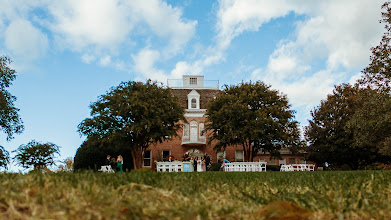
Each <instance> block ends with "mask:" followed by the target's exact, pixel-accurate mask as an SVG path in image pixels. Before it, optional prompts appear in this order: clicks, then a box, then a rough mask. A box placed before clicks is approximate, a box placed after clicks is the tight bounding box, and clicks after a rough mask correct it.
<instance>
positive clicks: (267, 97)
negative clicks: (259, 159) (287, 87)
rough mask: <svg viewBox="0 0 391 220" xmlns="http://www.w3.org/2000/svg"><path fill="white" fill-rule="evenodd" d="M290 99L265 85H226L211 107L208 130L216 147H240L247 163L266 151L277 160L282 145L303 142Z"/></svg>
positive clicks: (260, 83)
mask: <svg viewBox="0 0 391 220" xmlns="http://www.w3.org/2000/svg"><path fill="white" fill-rule="evenodd" d="M289 108H290V105H289V104H288V99H287V97H286V96H285V95H281V94H280V93H279V92H278V91H277V90H272V89H271V87H270V86H269V85H266V84H264V83H263V82H256V83H251V82H250V83H241V84H239V85H234V86H227V85H226V86H225V89H224V90H223V91H222V92H221V93H219V94H218V95H217V96H216V98H215V99H214V100H211V101H210V102H209V104H208V108H207V112H206V117H207V125H206V129H207V130H208V131H209V134H210V135H209V143H211V142H212V141H214V140H216V141H217V145H216V146H217V148H219V147H227V146H230V145H241V146H243V150H244V157H245V160H246V161H253V158H254V157H255V156H256V154H257V153H258V152H259V151H260V150H263V151H265V152H270V153H271V155H273V156H276V157H278V156H279V150H280V149H281V146H282V145H285V146H288V145H290V146H293V145H294V146H297V145H299V143H300V140H299V130H298V128H297V122H296V121H295V120H294V111H292V110H290V109H289Z"/></svg>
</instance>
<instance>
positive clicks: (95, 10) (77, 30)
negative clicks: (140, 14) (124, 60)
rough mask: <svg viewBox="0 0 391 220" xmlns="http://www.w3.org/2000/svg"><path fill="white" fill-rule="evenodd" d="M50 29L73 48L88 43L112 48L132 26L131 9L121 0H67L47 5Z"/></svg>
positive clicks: (124, 36)
mask: <svg viewBox="0 0 391 220" xmlns="http://www.w3.org/2000/svg"><path fill="white" fill-rule="evenodd" d="M48 9H49V13H50V14H51V16H53V21H52V22H51V23H49V27H50V28H51V30H52V31H53V32H54V33H55V35H57V37H58V38H59V39H60V40H61V42H63V43H64V44H65V46H66V47H69V48H70V49H72V50H75V51H83V50H86V49H88V48H90V47H96V49H97V50H101V49H106V50H115V49H117V47H118V46H119V45H120V44H121V43H122V42H124V41H125V39H126V37H127V35H128V34H129V32H130V30H131V29H132V28H133V27H134V21H133V18H132V16H131V15H132V13H129V10H128V8H127V6H126V5H125V4H122V3H121V2H120V1H94V0H82V1H79V0H68V1H61V2H53V3H50V4H49V5H48Z"/></svg>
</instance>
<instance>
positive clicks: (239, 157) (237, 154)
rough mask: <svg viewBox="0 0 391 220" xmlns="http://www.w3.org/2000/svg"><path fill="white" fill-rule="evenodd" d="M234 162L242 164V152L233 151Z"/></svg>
mask: <svg viewBox="0 0 391 220" xmlns="http://www.w3.org/2000/svg"><path fill="white" fill-rule="evenodd" d="M235 161H236V162H243V161H244V155H243V151H242V150H237V151H235Z"/></svg>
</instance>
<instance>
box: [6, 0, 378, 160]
mask: <svg viewBox="0 0 391 220" xmlns="http://www.w3.org/2000/svg"><path fill="white" fill-rule="evenodd" d="M383 2H384V0H338V1H326V0H324V1H320V0H319V1H316V0H313V1H308V0H307V1H305V0H264V1H263V0H220V1H212V0H203V1H199V0H184V1H179V0H176V1H174V0H168V1H163V0H64V1H51V0H36V1H29V0H0V55H8V56H9V57H11V59H12V60H13V61H14V62H13V63H12V68H14V69H15V70H16V71H17V72H18V76H17V79H16V80H15V81H14V84H13V86H12V87H11V88H10V91H11V93H12V94H13V95H15V96H16V97H17V98H18V100H17V102H16V105H17V107H18V108H20V116H21V117H22V120H23V121H24V125H25V131H24V132H23V134H21V135H16V136H15V139H13V140H11V141H10V142H5V136H4V135H0V143H1V145H3V146H4V147H5V148H6V149H8V150H9V151H12V150H14V149H16V148H17V147H18V146H19V145H21V144H26V143H27V142H29V141H30V140H32V139H35V140H37V141H43V142H46V141H50V142H53V143H55V144H57V145H59V146H61V158H67V157H73V156H74V155H75V152H76V149H77V148H78V147H79V146H80V144H81V143H82V142H83V140H84V137H80V136H79V134H78V133H77V125H78V124H79V123H80V122H81V121H82V120H83V119H85V118H86V117H89V113H90V110H89V108H88V106H89V104H90V103H91V102H94V101H96V100H97V97H98V96H99V95H102V94H104V93H105V92H106V91H107V90H108V89H109V88H110V87H112V86H117V85H118V84H119V83H120V82H121V81H129V80H137V81H144V82H145V80H146V79H148V78H150V79H153V80H157V81H159V82H163V83H165V82H167V79H181V78H182V75H184V74H188V75H189V74H197V75H204V76H205V79H206V80H219V82H220V85H224V84H228V85H231V84H237V83H239V82H242V81H245V82H248V81H250V80H251V81H257V80H262V81H264V82H265V83H267V84H270V85H271V86H272V88H274V89H277V90H279V91H281V92H282V93H284V94H286V95H287V96H288V98H289V100H290V103H291V104H292V108H293V109H294V110H296V111H297V113H296V119H297V120H298V121H299V122H300V124H301V126H305V125H307V121H308V119H309V118H310V110H311V109H313V108H314V107H316V106H317V105H319V103H320V101H321V100H322V99H325V98H326V95H327V94H329V93H330V92H331V91H332V89H333V86H334V85H336V84H340V83H343V82H345V83H346V82H354V81H355V80H356V79H357V78H359V77H360V71H361V70H362V69H363V68H364V67H365V66H367V65H368V63H369V56H370V48H371V47H373V46H375V45H377V44H378V43H379V42H380V39H381V36H382V33H383V32H384V28H383V25H382V24H379V22H378V20H379V19H380V13H381V5H382V3H383Z"/></svg>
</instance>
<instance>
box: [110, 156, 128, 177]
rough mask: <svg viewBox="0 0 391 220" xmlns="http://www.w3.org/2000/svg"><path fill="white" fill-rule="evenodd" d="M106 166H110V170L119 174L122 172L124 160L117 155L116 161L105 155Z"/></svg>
mask: <svg viewBox="0 0 391 220" xmlns="http://www.w3.org/2000/svg"><path fill="white" fill-rule="evenodd" d="M106 165H107V166H111V168H112V169H113V170H115V171H119V172H121V173H122V172H124V171H123V165H124V158H123V157H122V156H121V155H118V157H117V159H115V157H111V156H110V155H107V157H106Z"/></svg>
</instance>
